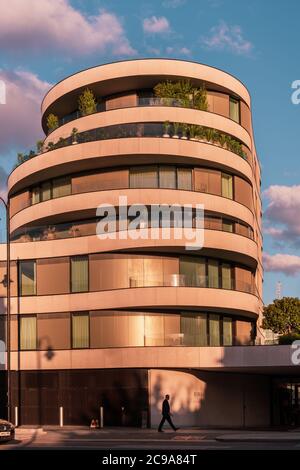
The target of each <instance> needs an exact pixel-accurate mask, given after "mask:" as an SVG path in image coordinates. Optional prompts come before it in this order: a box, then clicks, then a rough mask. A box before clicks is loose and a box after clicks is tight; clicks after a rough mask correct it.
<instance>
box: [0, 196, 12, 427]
mask: <svg viewBox="0 0 300 470" xmlns="http://www.w3.org/2000/svg"><path fill="white" fill-rule="evenodd" d="M0 200H1V202H2V203H3V205H4V207H5V212H6V299H7V306H6V325H7V326H6V351H7V353H6V357H7V359H6V369H7V372H6V373H7V419H8V421H10V417H11V402H10V401H11V377H10V283H11V280H10V225H9V198H7V202H6V201H5V200H4V199H3V197H1V196H0ZM3 285H4V286H5V283H4V282H3Z"/></svg>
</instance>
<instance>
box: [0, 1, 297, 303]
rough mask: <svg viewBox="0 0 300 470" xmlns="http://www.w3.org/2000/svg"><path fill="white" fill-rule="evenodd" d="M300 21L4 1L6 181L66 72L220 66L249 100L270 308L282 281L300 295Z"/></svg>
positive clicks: (273, 8)
mask: <svg viewBox="0 0 300 470" xmlns="http://www.w3.org/2000/svg"><path fill="white" fill-rule="evenodd" d="M299 18H300V4H299V2H297V1H296V0H289V1H287V2H284V3H283V2H281V1H271V0H264V1H261V0H249V1H247V2H241V1H237V0H202V1H200V0H152V1H143V0H142V1H137V0H130V1H129V0H127V1H125V0H110V1H102V0H89V1H84V0H70V1H68V0H10V1H9V2H5V3H3V5H2V6H1V17H0V79H1V78H2V79H3V80H4V81H5V82H6V83H7V85H8V86H7V104H6V106H3V105H0V124H1V126H0V158H1V162H2V165H1V166H2V170H1V169H0V179H1V175H2V174H3V177H4V171H6V172H8V171H10V169H11V168H12V166H13V164H14V163H15V159H16V157H15V155H16V152H18V151H24V150H26V149H28V148H29V146H30V145H32V146H34V144H35V141H36V140H37V139H38V138H39V136H40V135H42V133H41V131H40V128H39V104H38V103H39V102H40V100H41V97H42V95H43V94H44V93H45V91H46V90H47V89H48V88H49V86H50V84H53V83H55V82H57V81H58V80H61V79H62V78H63V77H65V76H66V75H69V74H72V73H74V72H76V71H78V70H80V69H83V68H87V67H91V66H93V65H97V64H101V63H105V62H112V61H114V60H120V59H128V58H141V57H174V58H181V59H187V60H194V61H199V62H202V63H206V64H208V65H212V66H215V67H219V68H221V69H224V70H226V71H228V72H230V73H232V74H233V75H236V76H237V77H238V78H239V79H241V80H242V81H243V82H244V83H245V84H246V86H247V87H248V89H249V91H250V94H251V96H252V110H253V121H254V130H255V136H256V147H257V151H258V154H259V157H260V161H261V165H262V189H263V191H265V192H264V198H263V199H264V210H265V214H266V217H265V235H264V238H265V241H264V250H265V252H266V272H265V283H264V291H265V295H264V298H265V301H266V302H269V301H271V300H272V299H273V298H274V294H275V284H276V282H277V281H278V280H280V281H281V282H282V284H283V294H284V295H291V296H299V279H300V257H299V256H298V255H300V253H299V247H300V221H299V222H298V220H299V213H300V183H299V181H300V164H299V162H298V158H299V157H298V155H299V131H300V104H299V105H298V106H297V105H294V104H292V101H291V94H292V89H291V84H292V82H293V81H294V80H297V79H300V70H299V63H300V53H299V43H300V29H299ZM29 24H30V25H31V28H28V25H29ZM54 25H56V26H55V28H54ZM24 97H25V98H24ZM22 103H23V106H22ZM21 106H22V109H20V107H21ZM13 131H14V133H13ZM31 142H32V144H31ZM0 215H1V216H2V217H3V213H1V214H0ZM2 231H3V230H2ZM282 255H284V256H282ZM286 255H289V256H286Z"/></svg>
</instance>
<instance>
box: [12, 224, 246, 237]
mask: <svg viewBox="0 0 300 470" xmlns="http://www.w3.org/2000/svg"><path fill="white" fill-rule="evenodd" d="M226 220H228V219H226ZM221 221H222V219H221ZM98 222H99V220H98V219H88V220H83V221H75V222H65V223H59V224H51V225H40V226H35V227H22V228H20V229H17V230H15V231H14V232H13V234H12V236H11V242H13V243H25V242H37V241H47V240H60V239H65V238H76V237H84V236H88V235H96V226H97V223H98ZM130 222H131V221H130V220H127V227H128V224H129V223H130ZM122 223H124V222H122ZM159 225H160V227H159V228H161V225H162V221H161V220H160V224H159ZM173 226H175V224H173ZM129 227H130V226H129ZM195 227H196V222H195V219H193V224H192V228H195ZM233 227H234V222H233ZM136 228H137V229H139V228H151V224H150V222H148V221H145V222H144V223H143V222H141V224H140V226H139V227H136ZM171 228H172V221H171ZM127 229H128V228H127ZM127 229H125V230H127ZM129 229H130V228H129ZM121 230H124V228H123V227H122V229H121ZM204 230H217V231H221V232H228V233H236V234H237V235H241V236H246V237H247V238H250V239H251V240H253V232H251V231H250V230H249V231H248V235H245V234H242V233H239V232H238V231H235V229H233V230H232V231H230V230H228V229H227V228H225V227H224V228H222V222H220V226H219V227H218V228H217V227H216V224H214V225H213V224H211V223H210V222H209V220H207V219H204ZM115 231H116V232H119V231H120V227H119V221H118V220H117V222H116V229H115V230H110V231H109V230H107V232H115Z"/></svg>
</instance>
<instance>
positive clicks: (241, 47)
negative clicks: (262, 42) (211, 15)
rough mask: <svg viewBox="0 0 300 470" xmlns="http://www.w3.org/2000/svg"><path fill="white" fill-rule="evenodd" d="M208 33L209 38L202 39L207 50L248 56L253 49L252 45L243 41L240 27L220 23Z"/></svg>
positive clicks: (223, 22)
mask: <svg viewBox="0 0 300 470" xmlns="http://www.w3.org/2000/svg"><path fill="white" fill-rule="evenodd" d="M210 32H211V35H210V36H209V37H206V38H205V37H204V38H202V44H203V45H204V46H205V47H207V48H208V49H215V50H220V51H224V50H227V51H230V52H233V53H234V54H238V55H248V54H249V53H250V52H251V51H252V49H253V44H252V43H251V42H250V41H247V40H246V39H244V37H243V32H242V29H241V27H240V26H231V25H228V24H227V23H225V21H221V22H220V23H219V25H218V26H214V27H213V28H211V30H210Z"/></svg>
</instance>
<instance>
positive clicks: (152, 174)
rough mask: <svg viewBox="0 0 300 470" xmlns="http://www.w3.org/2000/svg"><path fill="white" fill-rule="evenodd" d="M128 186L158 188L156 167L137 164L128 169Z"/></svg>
mask: <svg viewBox="0 0 300 470" xmlns="http://www.w3.org/2000/svg"><path fill="white" fill-rule="evenodd" d="M129 181H130V183H129V185H130V188H158V168H157V167H156V166H146V167H142V166H138V167H136V168H131V170H130V180H129Z"/></svg>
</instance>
